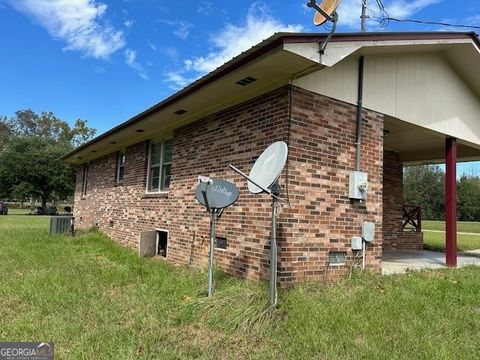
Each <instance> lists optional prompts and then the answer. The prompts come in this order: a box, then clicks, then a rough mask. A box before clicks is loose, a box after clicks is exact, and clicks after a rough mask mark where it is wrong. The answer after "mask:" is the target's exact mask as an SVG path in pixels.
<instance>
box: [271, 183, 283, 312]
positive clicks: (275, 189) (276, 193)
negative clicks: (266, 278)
mask: <svg viewBox="0 0 480 360" xmlns="http://www.w3.org/2000/svg"><path fill="white" fill-rule="evenodd" d="M270 190H271V191H272V195H273V196H272V234H271V240H270V284H269V288H270V289H269V290H270V294H269V304H270V308H273V307H274V306H275V305H277V270H278V269H277V267H278V258H277V255H278V247H277V209H278V199H279V197H280V194H281V188H280V184H279V183H278V180H276V181H275V182H274V183H273V185H272V186H271V187H270Z"/></svg>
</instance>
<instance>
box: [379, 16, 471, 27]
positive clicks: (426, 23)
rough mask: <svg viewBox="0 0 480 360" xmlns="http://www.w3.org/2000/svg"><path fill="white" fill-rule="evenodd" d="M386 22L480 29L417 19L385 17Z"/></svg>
mask: <svg viewBox="0 0 480 360" xmlns="http://www.w3.org/2000/svg"><path fill="white" fill-rule="evenodd" d="M384 20H388V21H396V22H402V23H415V24H422V25H439V26H449V27H456V28H467V29H480V26H476V25H464V24H450V23H445V22H439V21H424V20H415V19H397V18H392V17H385V18H384Z"/></svg>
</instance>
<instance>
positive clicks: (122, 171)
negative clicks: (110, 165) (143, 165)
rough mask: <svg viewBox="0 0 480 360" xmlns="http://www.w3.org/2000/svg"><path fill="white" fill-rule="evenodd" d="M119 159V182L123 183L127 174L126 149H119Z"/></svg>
mask: <svg viewBox="0 0 480 360" xmlns="http://www.w3.org/2000/svg"><path fill="white" fill-rule="evenodd" d="M117 161H118V162H117V183H121V182H122V181H123V176H124V175H125V151H119V153H118V160H117Z"/></svg>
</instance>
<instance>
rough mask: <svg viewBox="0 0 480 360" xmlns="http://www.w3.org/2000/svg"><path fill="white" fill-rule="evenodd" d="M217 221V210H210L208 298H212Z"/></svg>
mask: <svg viewBox="0 0 480 360" xmlns="http://www.w3.org/2000/svg"><path fill="white" fill-rule="evenodd" d="M216 221H217V210H216V209H210V256H209V262H208V297H212V296H213V271H214V259H213V256H214V250H215V225H216Z"/></svg>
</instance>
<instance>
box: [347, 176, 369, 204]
mask: <svg viewBox="0 0 480 360" xmlns="http://www.w3.org/2000/svg"><path fill="white" fill-rule="evenodd" d="M367 193H368V174H367V173H366V172H363V171H352V172H351V173H350V187H349V197H350V199H354V200H366V199H367Z"/></svg>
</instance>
